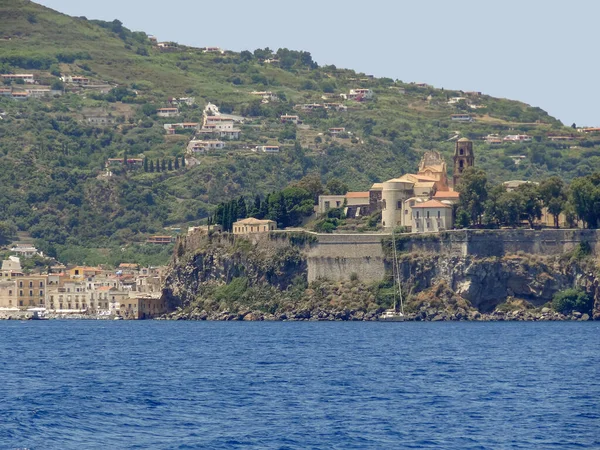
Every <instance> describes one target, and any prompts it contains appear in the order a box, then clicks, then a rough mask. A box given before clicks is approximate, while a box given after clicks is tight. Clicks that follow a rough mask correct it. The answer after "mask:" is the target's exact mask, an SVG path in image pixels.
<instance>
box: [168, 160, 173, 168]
mask: <svg viewBox="0 0 600 450" xmlns="http://www.w3.org/2000/svg"><path fill="white" fill-rule="evenodd" d="M167 169H168V170H173V161H171V160H169V162H168V163H167Z"/></svg>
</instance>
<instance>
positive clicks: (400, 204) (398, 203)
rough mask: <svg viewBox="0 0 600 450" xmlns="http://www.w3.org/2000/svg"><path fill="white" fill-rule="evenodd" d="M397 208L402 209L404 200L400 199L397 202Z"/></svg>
mask: <svg viewBox="0 0 600 450" xmlns="http://www.w3.org/2000/svg"><path fill="white" fill-rule="evenodd" d="M396 209H402V200H398V202H397V203H396Z"/></svg>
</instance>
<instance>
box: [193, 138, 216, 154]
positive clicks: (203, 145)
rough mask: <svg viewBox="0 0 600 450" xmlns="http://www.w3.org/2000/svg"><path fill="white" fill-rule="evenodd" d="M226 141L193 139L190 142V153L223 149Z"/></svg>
mask: <svg viewBox="0 0 600 450" xmlns="http://www.w3.org/2000/svg"><path fill="white" fill-rule="evenodd" d="M224 148H225V142H223V141H212V140H195V139H194V140H191V141H190V142H189V143H188V146H187V150H188V152H189V153H206V152H208V151H210V150H223V149H224Z"/></svg>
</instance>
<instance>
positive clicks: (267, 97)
mask: <svg viewBox="0 0 600 450" xmlns="http://www.w3.org/2000/svg"><path fill="white" fill-rule="evenodd" d="M250 95H256V96H259V97H262V99H263V103H268V102H276V101H277V100H279V97H277V95H276V94H273V92H271V91H252V92H250Z"/></svg>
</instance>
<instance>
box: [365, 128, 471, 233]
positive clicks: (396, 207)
mask: <svg viewBox="0 0 600 450" xmlns="http://www.w3.org/2000/svg"><path fill="white" fill-rule="evenodd" d="M474 163H475V157H474V153H473V142H472V141H469V140H468V139H465V138H462V139H459V140H458V141H457V142H456V145H455V149H454V171H453V179H452V181H453V183H452V186H457V185H458V183H459V182H460V177H461V175H462V173H463V171H464V170H465V169H467V168H468V167H472V166H473V165H474ZM372 190H377V191H379V190H380V191H381V224H382V225H383V227H384V228H385V229H388V230H390V229H394V228H396V227H400V226H401V227H406V228H410V229H411V230H412V231H418V232H425V231H441V230H444V229H451V228H452V227H453V221H452V214H451V212H452V204H454V203H457V202H458V200H459V195H458V192H456V191H454V189H453V188H452V187H451V186H450V183H449V180H448V174H447V167H446V162H445V161H444V158H443V157H442V155H441V154H440V153H439V152H437V151H427V152H425V154H424V155H423V157H422V159H421V162H420V164H419V170H418V172H417V173H416V174H406V175H402V176H401V177H399V178H393V179H391V180H388V181H385V182H384V183H381V184H375V185H373V188H372ZM415 208H416V209H415ZM413 209H415V211H414V212H413ZM429 219H431V220H429Z"/></svg>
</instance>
